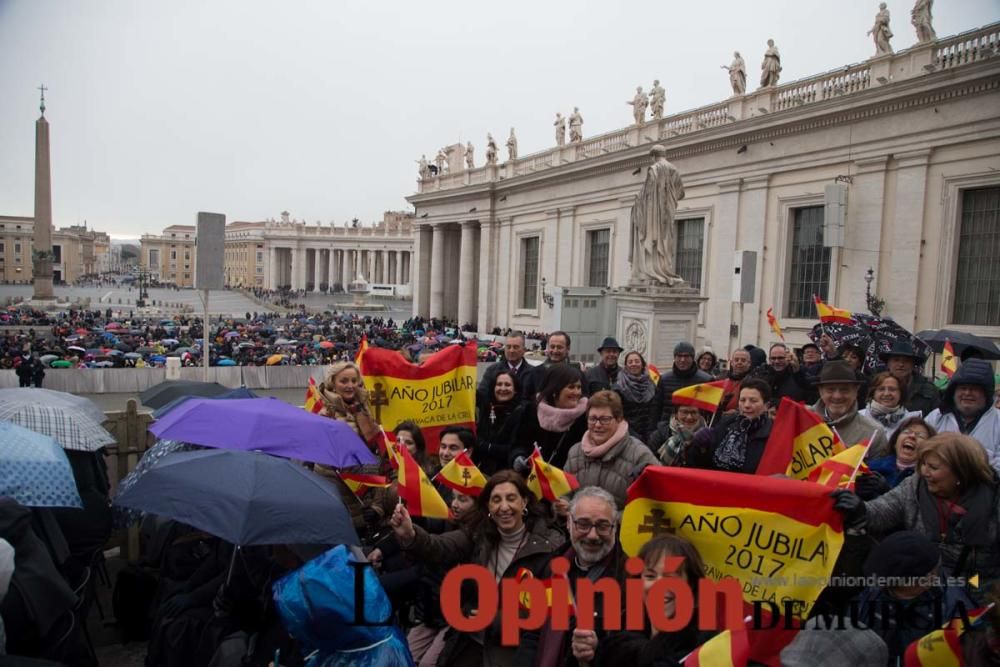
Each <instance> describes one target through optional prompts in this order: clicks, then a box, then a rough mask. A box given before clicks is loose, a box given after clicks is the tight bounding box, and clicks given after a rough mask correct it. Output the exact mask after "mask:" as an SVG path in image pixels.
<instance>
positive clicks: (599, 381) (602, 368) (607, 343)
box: [584, 336, 622, 396]
mask: <svg viewBox="0 0 1000 667" xmlns="http://www.w3.org/2000/svg"><path fill="white" fill-rule="evenodd" d="M597 353H598V354H599V355H601V363H599V364H597V365H596V366H594V367H593V368H590V369H588V370H587V372H586V373H585V374H584V377H585V378H586V379H587V382H586V387H587V393H588V394H590V395H591V396H593V395H594V394H596V393H597V392H599V391H602V390H604V389H611V388H612V387H613V386H614V385H615V382H617V380H618V373H619V371H621V367H620V366H619V365H618V356H619V355H620V354H621V353H622V346H621V345H619V344H618V341H617V340H615V339H614V338H613V337H611V336H608V337H607V338H605V339H604V340H603V341H602V342H601V345H600V347H598V348H597Z"/></svg>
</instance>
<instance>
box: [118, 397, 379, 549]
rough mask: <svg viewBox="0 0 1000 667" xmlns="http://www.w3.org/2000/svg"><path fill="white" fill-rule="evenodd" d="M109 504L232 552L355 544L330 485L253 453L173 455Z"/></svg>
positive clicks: (293, 466) (291, 465)
mask: <svg viewBox="0 0 1000 667" xmlns="http://www.w3.org/2000/svg"><path fill="white" fill-rule="evenodd" d="M227 402H231V401H223V402H222V403H227ZM289 407H291V406H289ZM293 409H295V408H293ZM300 412H302V411H301V410H300ZM330 421H332V420H330ZM289 489H294V490H295V492H294V493H289ZM114 503H115V504H116V505H120V506H123V507H130V508H133V509H137V510H142V511H144V512H150V513H153V514H158V515H160V516H165V517H169V518H171V519H174V520H176V521H180V522H182V523H186V524H188V525H191V526H194V527H195V528H198V529H199V530H203V531H205V532H207V533H211V534H212V535H215V536H217V537H220V538H222V539H223V540H225V541H227V542H230V543H231V544H236V545H240V546H249V545H254V544H352V545H357V544H359V543H360V542H359V540H358V535H357V532H356V531H355V530H354V525H353V523H352V522H351V516H350V513H349V512H348V511H347V508H346V507H344V501H343V500H341V498H340V493H339V492H338V491H337V489H336V487H334V486H333V485H332V484H330V483H329V482H327V481H326V480H324V479H323V478H322V477H320V476H319V475H317V474H316V473H314V472H312V471H310V470H307V469H305V468H303V467H302V466H300V465H296V464H295V463H292V462H291V461H287V460H285V459H280V458H275V457H272V456H268V455H266V454H260V453H257V452H234V451H228V450H218V449H213V450H202V451H194V452H174V453H172V454H169V455H167V456H166V457H164V458H163V460H161V461H160V462H159V463H158V464H156V465H154V466H152V467H151V468H150V469H149V470H147V471H146V473H145V474H144V475H142V477H140V478H139V479H138V481H136V482H135V483H134V484H133V485H132V486H131V488H129V489H127V490H125V491H123V492H121V493H119V494H118V495H117V496H116V497H115V500H114ZM320 518H321V519H320Z"/></svg>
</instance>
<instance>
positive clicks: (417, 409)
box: [361, 345, 476, 454]
mask: <svg viewBox="0 0 1000 667" xmlns="http://www.w3.org/2000/svg"><path fill="white" fill-rule="evenodd" d="M361 375H362V376H363V377H364V380H365V388H366V389H368V396H369V399H370V400H371V404H372V410H373V411H374V413H375V419H376V420H377V421H378V422H379V423H380V424H381V425H382V426H384V427H385V428H387V429H393V428H395V427H396V425H397V424H399V423H400V422H403V421H406V420H413V421H415V422H416V423H417V426H419V427H420V429H421V431H423V434H424V439H425V440H426V441H427V451H428V453H429V454H435V453H436V452H437V449H438V439H439V435H440V433H441V429H443V428H444V427H446V426H464V427H466V428H468V429H470V430H474V429H475V422H476V412H475V410H476V347H475V345H449V346H448V347H446V348H444V349H443V350H441V351H439V352H435V353H434V354H432V355H431V356H430V357H428V358H427V359H426V360H425V361H424V362H423V363H421V364H413V363H410V362H409V361H407V360H406V359H405V358H403V356H402V355H401V354H400V353H399V352H396V351H395V350H386V349H383V348H379V347H368V348H367V349H366V350H365V353H364V355H363V356H362V357H361Z"/></svg>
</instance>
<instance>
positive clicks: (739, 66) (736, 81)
mask: <svg viewBox="0 0 1000 667" xmlns="http://www.w3.org/2000/svg"><path fill="white" fill-rule="evenodd" d="M722 69H724V70H728V71H729V85H731V86H732V87H733V95H743V94H744V93H746V92H747V66H746V64H745V63H744V62H743V56H741V55H740V52H739V51H733V62H731V63H729V67H726V66H725V65H723V66H722Z"/></svg>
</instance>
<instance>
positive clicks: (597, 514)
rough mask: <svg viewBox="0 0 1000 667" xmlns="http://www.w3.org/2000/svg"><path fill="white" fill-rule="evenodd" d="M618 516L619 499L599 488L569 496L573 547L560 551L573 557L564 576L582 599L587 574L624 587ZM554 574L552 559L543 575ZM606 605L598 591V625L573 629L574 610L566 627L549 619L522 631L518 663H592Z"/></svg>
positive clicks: (547, 666) (554, 666)
mask: <svg viewBox="0 0 1000 667" xmlns="http://www.w3.org/2000/svg"><path fill="white" fill-rule="evenodd" d="M619 519H620V516H619V514H618V507H617V505H616V503H615V499H614V498H613V497H612V495H611V494H610V493H608V492H607V491H605V490H604V489H602V488H600V487H597V486H585V487H583V488H582V489H580V490H579V491H577V492H576V495H574V496H573V499H572V500H571V501H570V504H569V513H568V514H567V516H566V529H567V531H568V532H569V539H570V544H571V546H570V547H569V548H568V549H567V550H566V551H564V552H563V553H561V554H557V556H558V557H562V558H565V559H566V560H567V561H569V572H567V574H566V577H567V578H568V579H569V587H570V590H571V591H573V594H574V599H578V598H579V596H578V595H577V594H576V590H577V581H579V580H580V579H583V578H587V579H589V580H590V581H591V582H596V581H597V580H598V579H603V578H607V577H610V578H613V579H615V580H616V581H617V582H618V584H619V585H618V586H617V587H616V588H617V590H620V591H624V590H625V589H624V581H625V560H626V557H625V554H624V553H623V552H622V550H621V547H620V545H619V543H618V540H617V534H618V525H619ZM551 576H552V571H551V564H550V565H547V566H546V567H545V568H544V569H543V571H542V573H541V575H540V578H541V579H542V580H543V581H544V580H545V579H548V578H549V577H551ZM555 603H556V601H555V600H554V601H553V604H555ZM603 610H604V603H603V601H602V600H601V595H600V594H599V593H598V594H595V601H594V630H580V629H575V628H573V627H572V626H573V625H574V623H575V622H576V616H575V614H573V615H571V616H570V625H571V628H570V630H569V631H568V632H567V631H562V630H555V629H553V628H552V627H551V624H550V623H549V621H546V622H545V625H543V626H542V628H541V629H540V630H528V631H525V632H523V633H521V643H520V645H519V646H518V649H517V655H516V656H515V658H514V665H515V667H533V666H537V667H562V666H563V665H567V666H570V667H575V666H576V665H581V664H587V663H589V662H591V661H592V660H593V659H594V656H595V655H596V653H597V647H598V646H599V644H600V642H601V641H602V640H603V639H604V636H605V632H604V619H603V618H602V614H603ZM617 620H619V619H616V621H617Z"/></svg>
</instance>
